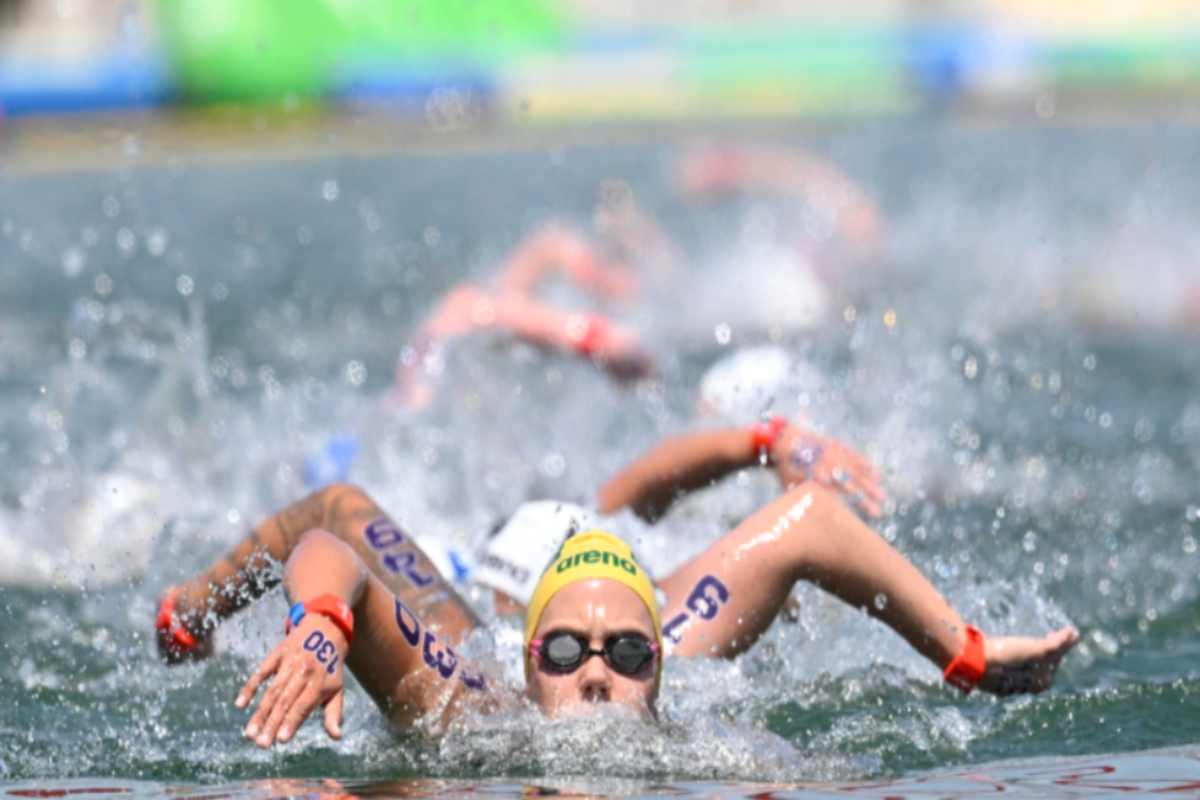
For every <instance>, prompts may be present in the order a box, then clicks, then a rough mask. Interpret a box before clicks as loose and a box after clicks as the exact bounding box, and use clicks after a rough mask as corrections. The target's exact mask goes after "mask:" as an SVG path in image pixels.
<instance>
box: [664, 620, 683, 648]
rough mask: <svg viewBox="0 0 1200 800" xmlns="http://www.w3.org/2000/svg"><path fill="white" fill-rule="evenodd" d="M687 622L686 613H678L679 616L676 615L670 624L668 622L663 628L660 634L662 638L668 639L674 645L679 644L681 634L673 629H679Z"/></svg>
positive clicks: (681, 637)
mask: <svg viewBox="0 0 1200 800" xmlns="http://www.w3.org/2000/svg"><path fill="white" fill-rule="evenodd" d="M687 621H688V615H687V614H686V613H683V612H680V613H679V614H676V615H675V616H674V617H672V618H671V621H670V622H668V623H667V624H666V625H664V626H663V632H662V635H663V638H664V639H670V640H671V641H672V642H674V643H675V644H679V642H680V641H681V640H682V639H683V634H681V633H676V632H675V629H676V628H678V627H680V626H681V625H683V623H685V622H687Z"/></svg>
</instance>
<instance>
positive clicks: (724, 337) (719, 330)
mask: <svg viewBox="0 0 1200 800" xmlns="http://www.w3.org/2000/svg"><path fill="white" fill-rule="evenodd" d="M713 336H714V337H716V340H717V344H719V345H727V344H729V340H730V339H732V338H733V329H732V328H730V327H729V324H728V323H726V322H721V323H718V324H717V327H715V328H713Z"/></svg>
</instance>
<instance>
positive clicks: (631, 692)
mask: <svg viewBox="0 0 1200 800" xmlns="http://www.w3.org/2000/svg"><path fill="white" fill-rule="evenodd" d="M556 631H570V632H572V633H576V634H579V635H581V636H582V637H583V638H585V639H587V641H588V647H589V648H590V649H592V650H600V649H602V648H603V647H604V642H605V640H606V639H608V638H609V637H611V636H613V635H616V634H620V633H640V634H641V635H643V636H645V637H646V638H647V639H649V640H650V641H651V642H653V641H654V623H653V622H652V620H651V619H650V612H649V611H647V610H646V606H645V605H643V604H642V601H641V600H640V599H639V598H638V596H637V595H636V594H635V593H634V592H633V590H632V589H630V588H629V587H627V586H625V585H623V584H620V583H617V582H616V581H610V580H599V579H598V580H588V581H579V582H577V583H572V584H570V585H568V586H566V587H564V588H563V589H562V590H561V591H559V592H558V594H556V595H554V597H553V598H551V599H550V602H549V603H548V604H547V605H546V609H545V611H543V612H542V618H541V620H540V621H539V622H538V626H537V630H536V631H535V632H534V636H533V638H534V639H543V638H545V636H546V635H547V634H551V633H554V632H556ZM661 657H662V654H661V653H659V654H657V655H656V656H655V660H653V661H651V662H650V663H649V664H647V665H646V667H645V668H644V669H642V670H641V671H640V672H639V673H637V674H636V675H629V676H627V675H622V674H621V673H619V672H617V671H616V670H614V669H612V667H610V666H609V665H608V662H607V661H606V660H605V659H604V658H603V657H602V656H591V657H590V658H587V659H586V660H585V661H584V662H583V663H582V664H581V665H580V666H579V668H578V669H576V670H575V671H574V672H569V673H566V674H561V673H556V672H551V671H549V670H547V669H545V668H544V667H542V666H540V665H539V658H538V656H536V655H529V654H526V658H525V677H526V684H527V687H528V692H529V696H530V698H532V699H533V701H534V702H536V703H537V704H538V705H539V706H541V708H542V710H543V711H544V712H546V714H547V715H549V716H555V715H558V714H562V713H573V712H578V711H584V712H585V713H586V710H587V709H589V708H591V707H594V704H596V703H622V704H625V705H628V706H630V707H632V708H634V709H636V710H637V711H639V712H640V713H642V714H645V715H646V716H654V701H655V699H656V698H657V697H658V680H657V678H656V675H657V666H658V665H657V659H658V658H661Z"/></svg>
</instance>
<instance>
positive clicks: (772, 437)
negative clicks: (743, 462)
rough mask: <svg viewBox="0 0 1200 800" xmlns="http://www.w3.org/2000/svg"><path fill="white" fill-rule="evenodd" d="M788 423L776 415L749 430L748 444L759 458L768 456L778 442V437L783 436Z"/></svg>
mask: <svg viewBox="0 0 1200 800" xmlns="http://www.w3.org/2000/svg"><path fill="white" fill-rule="evenodd" d="M787 424H788V421H787V419H786V418H785V417H781V416H779V415H778V414H776V415H775V416H773V417H771V418H770V419H769V420H767V421H766V422H759V423H758V424H756V425H755V426H754V427H752V428H751V429H750V437H751V438H750V442H751V445H752V446H753V447H754V451H755V452H756V453H758V454H759V455H760V456H763V455H765V456H770V455H771V448H772V447H774V446H775V442H777V441H779V437H780V435H782V434H783V429H784V428H786V427H787Z"/></svg>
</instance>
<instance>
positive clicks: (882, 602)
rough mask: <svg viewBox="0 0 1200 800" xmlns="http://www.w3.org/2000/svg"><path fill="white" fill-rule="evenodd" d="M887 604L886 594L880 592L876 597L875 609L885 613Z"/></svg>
mask: <svg viewBox="0 0 1200 800" xmlns="http://www.w3.org/2000/svg"><path fill="white" fill-rule="evenodd" d="M887 604H888V599H887V595H886V594H884V593H883V592H880V593H879V594H877V595H875V608H876V609H877V610H879V611H883V610H884V609H885V608H887Z"/></svg>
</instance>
